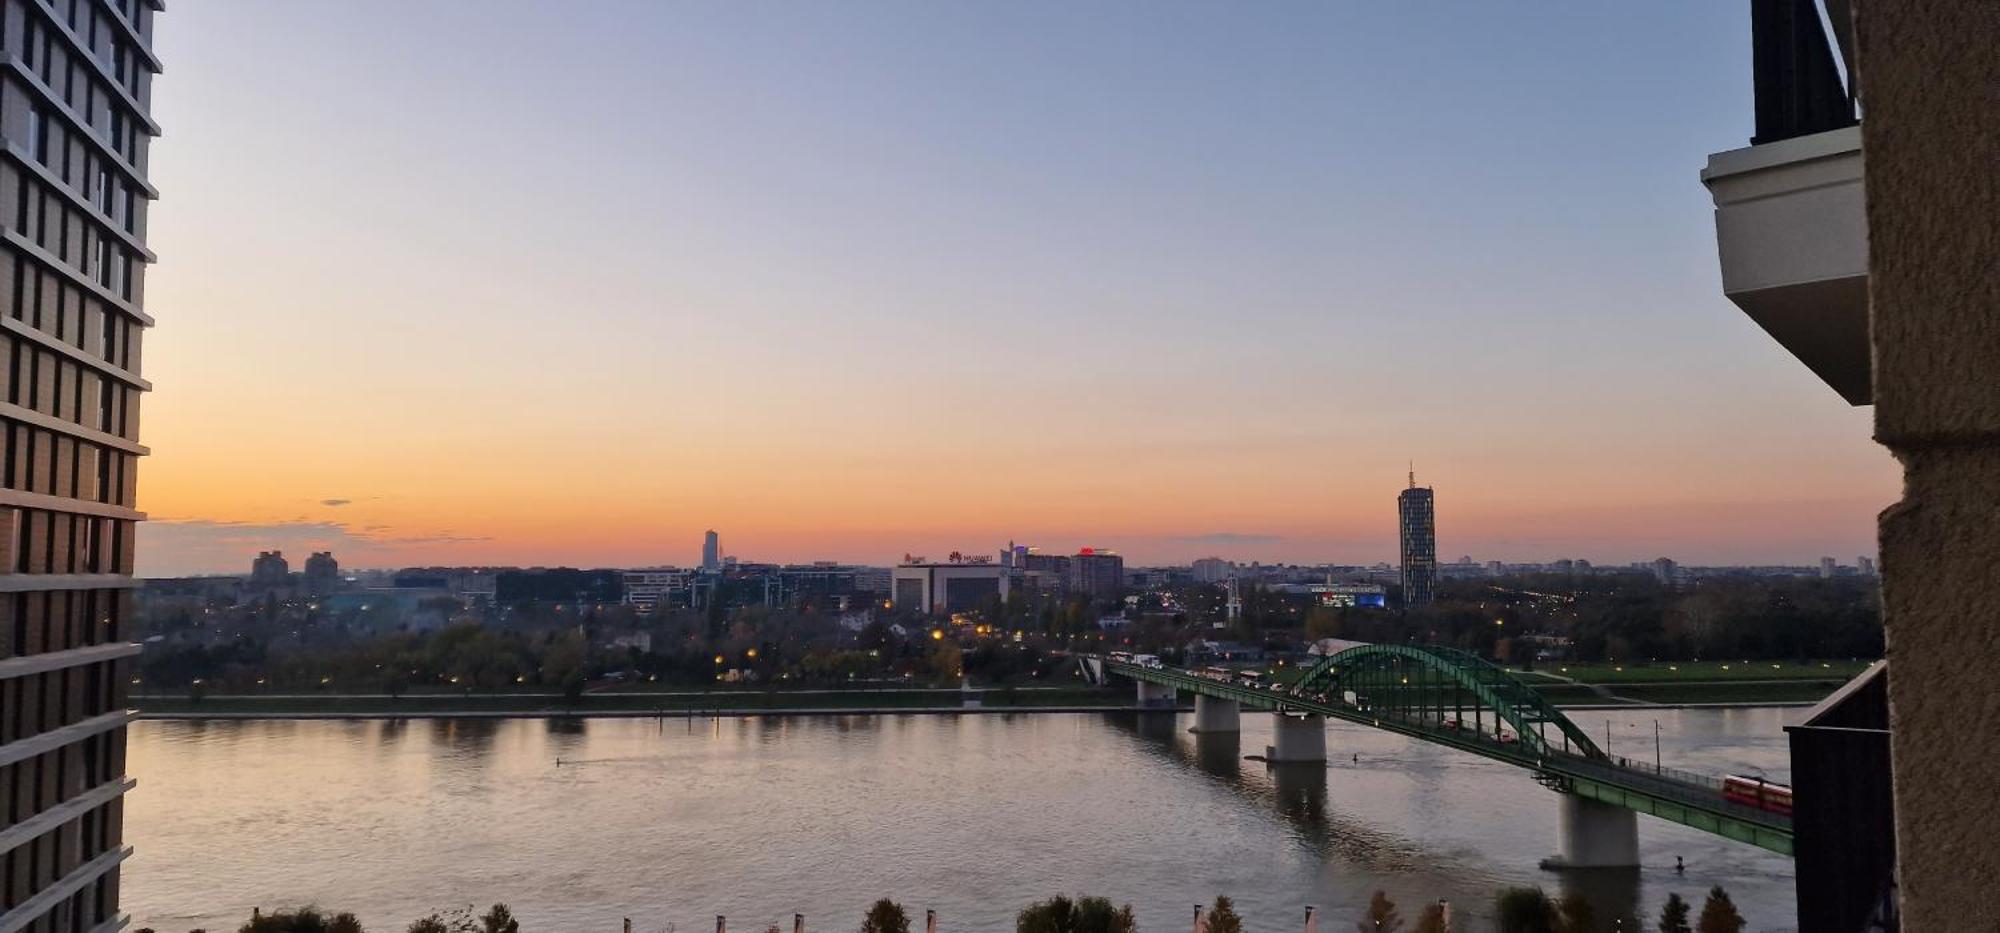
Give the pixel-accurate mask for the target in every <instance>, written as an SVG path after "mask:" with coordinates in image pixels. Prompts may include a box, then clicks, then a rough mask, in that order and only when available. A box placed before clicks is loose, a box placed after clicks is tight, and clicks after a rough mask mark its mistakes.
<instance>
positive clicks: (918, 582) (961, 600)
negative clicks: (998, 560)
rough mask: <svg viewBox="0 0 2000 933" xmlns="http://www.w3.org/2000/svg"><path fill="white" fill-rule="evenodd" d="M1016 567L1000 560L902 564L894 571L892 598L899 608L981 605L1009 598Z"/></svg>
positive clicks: (935, 610)
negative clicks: (1013, 570)
mask: <svg viewBox="0 0 2000 933" xmlns="http://www.w3.org/2000/svg"><path fill="white" fill-rule="evenodd" d="M1012 576H1013V573H1012V570H1011V569H1010V568H1007V567H1003V566H1001V565H999V564H994V563H986V562H966V563H956V564H931V563H911V564H898V565H896V569H895V571H894V572H893V573H892V574H891V580H890V589H889V599H890V602H891V604H892V605H893V606H894V607H895V608H897V609H915V610H917V611H919V612H931V613H940V614H941V613H947V612H964V611H966V610H969V609H977V608H979V607H981V606H983V605H985V604H986V602H987V600H988V599H991V598H993V597H996V596H997V597H999V598H1000V599H1003V600H1004V599H1006V598H1007V592H1008V589H1009V586H1008V584H1009V583H1010V582H1011V578H1012Z"/></svg>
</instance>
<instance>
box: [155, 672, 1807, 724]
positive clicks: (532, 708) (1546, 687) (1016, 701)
mask: <svg viewBox="0 0 2000 933" xmlns="http://www.w3.org/2000/svg"><path fill="white" fill-rule="evenodd" d="M1839 683H1840V682H1839V681H1837V680H1820V679H1809V678H1797V679H1788V680H1759V681H1684V682H1674V683H1630V684H1618V685H1616V686H1605V685H1598V684H1586V683H1578V682H1575V681H1553V680H1547V679H1543V680H1541V681H1540V682H1537V683H1535V685H1534V686H1535V689H1536V691H1537V692H1539V693H1541V694H1542V695H1543V696H1545V697H1547V698H1548V699H1549V700H1551V701H1552V702H1554V703H1555V704H1556V705H1557V706H1558V707H1561V708H1563V709H1568V710H1579V711H1583V710H1607V709H1700V708H1733V707H1761V706H1805V705H1811V704H1812V703H1816V702H1818V701H1819V700H1820V699H1822V698H1824V697H1825V696H1826V695H1827V694H1828V693H1831V692H1832V691H1833V689H1834V688H1835V687H1837V686H1839ZM131 705H132V706H133V707H135V708H136V709H137V710H138V711H139V717H140V718H142V719H214V720H228V719H426V718H440V719H442V718H469V719H479V718H496V719H506V718H546V717H567V716H576V717H605V718H652V717H664V718H685V717H741V716H822V715H824V716H869V715H896V714H916V715H952V714H973V715H979V714H989V713H1105V712H1132V711H1135V710H1138V709H1141V707H1138V706H1136V705H1135V704H1134V702H1133V697H1132V693H1131V691H1130V690H1129V689H1128V688H1115V687H1111V688H1096V687H1080V686H1079V687H1032V688H1017V689H1012V690H1010V689H1007V688H993V689H986V690H973V691H961V690H957V689H936V688H912V689H904V690H771V691H744V690H726V691H725V690H717V691H658V692H639V691H627V692H607V693H587V694H584V695H583V696H582V697H579V698H577V699H575V700H569V699H566V698H564V697H563V696H562V695H560V694H550V693H454V694H410V695H403V696H390V695H387V694H224V695H215V696H208V697H204V698H202V699H200V700H195V699H192V698H190V697H187V696H174V695H165V694H139V695H134V696H133V697H131ZM1177 708H1178V709H1180V710H1182V711H1186V710H1189V709H1192V706H1191V705H1188V704H1186V703H1183V704H1181V705H1180V706H1179V707H1177Z"/></svg>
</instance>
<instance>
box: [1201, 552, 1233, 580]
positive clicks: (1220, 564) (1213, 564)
mask: <svg viewBox="0 0 2000 933" xmlns="http://www.w3.org/2000/svg"><path fill="white" fill-rule="evenodd" d="M1235 572H1236V564H1234V563H1233V562H1230V561H1226V560H1223V559H1222V558H1220V557H1204V558H1202V559H1200V560H1198V561H1195V562H1194V567H1193V573H1194V579H1195V582H1196V583H1221V582H1222V581H1224V580H1227V579H1229V577H1230V575H1232V574H1234V573H1235Z"/></svg>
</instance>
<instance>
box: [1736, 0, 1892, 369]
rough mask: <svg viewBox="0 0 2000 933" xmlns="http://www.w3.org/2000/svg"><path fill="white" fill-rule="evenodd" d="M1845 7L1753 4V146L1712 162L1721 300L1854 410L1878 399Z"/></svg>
mask: <svg viewBox="0 0 2000 933" xmlns="http://www.w3.org/2000/svg"><path fill="white" fill-rule="evenodd" d="M1848 21H1849V13H1848V10H1847V5H1846V3H1844V2H1840V0H1825V2H1824V4H1823V5H1822V3H1821V2H1818V0H1753V2H1752V4H1751V31H1752V43H1751V44H1752V49H1753V53H1754V56H1755V63H1754V71H1755V76H1756V98H1757V99H1756V112H1757V134H1756V136H1754V137H1753V138H1752V139H1751V143H1752V145H1750V146H1749V147H1747V148H1743V149H1732V150H1729V151H1727V152H1718V153H1715V154H1714V155H1711V156H1709V159H1708V167H1707V168H1706V169H1704V170H1703V171H1702V173H1701V180H1702V183H1703V184H1705V185H1707V186H1708V190H1709V193H1710V194H1711V195H1712V196H1713V197H1714V199H1715V240H1716V247H1717V251H1718V252H1719V253H1720V255H1721V260H1722V291H1723V294H1725V295H1727V296H1728V298H1729V300H1730V301H1733V302H1735V303H1736V306H1737V307H1739V308H1742V309H1743V312H1744V313H1745V314H1748V315H1749V316H1750V319H1751V320H1753V321H1755V322H1756V323H1757V325H1758V326H1759V327H1762V328H1763V329H1764V330H1765V332H1767V333H1769V334H1770V335H1771V336H1772V337H1773V338H1775V339H1776V340H1777V341H1778V343H1779V344H1780V345H1781V346H1783V347H1784V348H1785V349H1786V350H1788V351H1790V352H1791V354H1792V355H1793V356H1796V357H1798V359H1799V361H1800V362H1802V363H1804V364H1805V365H1806V368H1807V369H1810V370H1812V372H1813V373H1814V374H1815V375H1817V376H1819V377H1820V379H1821V380H1822V381H1824V382H1825V383H1826V384H1827V385H1829V386H1831V387H1832V388H1833V390H1834V391H1835V392H1838V393H1840V395H1841V397H1842V398H1845V399H1846V400H1847V401H1848V402H1849V403H1851V404H1854V405H1866V404H1868V403H1869V402H1870V401H1871V400H1872V399H1873V394H1874V393H1873V384H1872V379H1871V378H1870V367H1869V343H1868V222H1867V216H1866V212H1865V210H1864V203H1865V202H1864V199H1863V196H1862V183H1861V165H1862V161H1861V160H1862V156H1861V128H1860V125H1859V122H1858V118H1857V110H1856V102H1855V95H1854V88H1853V86H1852V84H1851V83H1850V82H1849V80H1848V76H1849V75H1851V74H1853V70H1852V64H1851V56H1850V55H1848V54H1847V53H1848V50H1851V49H1852V48H1853V40H1852V30H1851V29H1850V28H1849V27H1848V25H1847V24H1848Z"/></svg>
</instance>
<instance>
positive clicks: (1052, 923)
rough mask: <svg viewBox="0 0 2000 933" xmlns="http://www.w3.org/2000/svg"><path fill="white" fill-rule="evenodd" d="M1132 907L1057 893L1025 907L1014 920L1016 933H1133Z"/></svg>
mask: <svg viewBox="0 0 2000 933" xmlns="http://www.w3.org/2000/svg"><path fill="white" fill-rule="evenodd" d="M1138 926H1139V925H1138V922H1137V921H1136V920H1134V919H1133V917H1132V905H1130V904H1127V905H1125V906H1124V907H1113V906H1112V905H1111V901H1110V900H1109V899H1107V898H1102V897H1079V898H1077V899H1076V900H1073V901H1072V900H1070V899H1069V898H1068V897H1066V896H1064V895H1061V894H1058V895H1056V896H1054V897H1051V898H1049V899H1048V900H1046V901H1039V902H1037V903H1034V904H1030V905H1028V906H1027V907H1026V908H1024V909H1023V910H1022V911H1021V912H1020V913H1019V914H1018V915H1016V916H1015V918H1014V929H1015V931H1016V933H1136V931H1137V929H1138Z"/></svg>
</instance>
